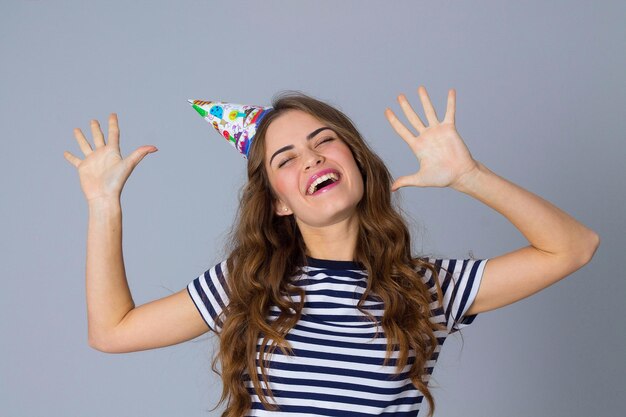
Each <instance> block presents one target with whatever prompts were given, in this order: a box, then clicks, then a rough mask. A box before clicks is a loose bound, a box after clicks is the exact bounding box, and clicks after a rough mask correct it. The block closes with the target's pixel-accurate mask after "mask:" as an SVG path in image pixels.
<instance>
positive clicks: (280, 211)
mask: <svg viewBox="0 0 626 417" xmlns="http://www.w3.org/2000/svg"><path fill="white" fill-rule="evenodd" d="M274 207H275V209H274V210H275V213H276V215H277V216H289V215H291V214H293V211H291V209H290V208H289V207H287V205H285V203H283V202H282V201H280V200H276V201H275V202H274Z"/></svg>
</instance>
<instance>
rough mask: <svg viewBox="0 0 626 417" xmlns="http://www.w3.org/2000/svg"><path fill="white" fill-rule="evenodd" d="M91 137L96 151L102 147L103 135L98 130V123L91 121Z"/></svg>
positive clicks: (100, 130)
mask: <svg viewBox="0 0 626 417" xmlns="http://www.w3.org/2000/svg"><path fill="white" fill-rule="evenodd" d="M91 135H92V136H93V143H94V144H95V145H96V149H98V148H100V147H102V146H104V134H103V133H102V129H100V123H98V121H97V120H95V119H94V120H92V121H91Z"/></svg>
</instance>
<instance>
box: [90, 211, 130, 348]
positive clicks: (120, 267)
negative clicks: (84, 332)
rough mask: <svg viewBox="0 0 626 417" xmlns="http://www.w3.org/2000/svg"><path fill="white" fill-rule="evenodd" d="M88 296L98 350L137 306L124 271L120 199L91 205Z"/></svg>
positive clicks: (94, 338) (92, 340)
mask: <svg viewBox="0 0 626 417" xmlns="http://www.w3.org/2000/svg"><path fill="white" fill-rule="evenodd" d="M86 293H87V319H88V326H89V343H90V345H91V346H93V347H96V348H98V347H101V346H103V345H104V344H105V339H106V336H107V334H111V332H112V330H113V329H114V328H115V326H117V325H118V324H119V323H120V321H121V320H122V319H123V318H124V316H125V315H126V314H127V313H128V312H129V311H130V310H132V309H133V308H134V307H135V304H134V302H133V299H132V296H131V293H130V290H129V288H128V283H127V281H126V272H125V269H124V259H123V254H122V209H121V205H120V201H119V199H115V200H98V201H92V202H90V203H89V226H88V232H87V264H86Z"/></svg>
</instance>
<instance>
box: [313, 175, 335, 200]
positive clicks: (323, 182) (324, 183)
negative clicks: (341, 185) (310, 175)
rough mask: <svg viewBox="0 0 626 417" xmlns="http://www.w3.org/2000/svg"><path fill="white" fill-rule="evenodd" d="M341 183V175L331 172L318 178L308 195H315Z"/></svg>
mask: <svg viewBox="0 0 626 417" xmlns="http://www.w3.org/2000/svg"><path fill="white" fill-rule="evenodd" d="M338 181H339V174H338V173H335V172H329V173H328V174H325V175H322V176H321V177H319V178H317V179H316V180H315V181H313V183H312V184H311V185H310V186H309V188H308V189H307V192H306V193H307V195H313V194H315V193H317V192H318V191H320V190H322V189H324V188H326V187H328V186H329V185H332V184H335V183H336V182H338Z"/></svg>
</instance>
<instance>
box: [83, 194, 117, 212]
mask: <svg viewBox="0 0 626 417" xmlns="http://www.w3.org/2000/svg"><path fill="white" fill-rule="evenodd" d="M87 207H88V208H89V212H90V213H101V212H116V211H121V209H122V203H121V201H120V198H119V197H97V198H92V199H90V200H87Z"/></svg>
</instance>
